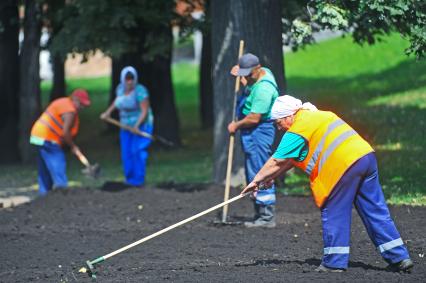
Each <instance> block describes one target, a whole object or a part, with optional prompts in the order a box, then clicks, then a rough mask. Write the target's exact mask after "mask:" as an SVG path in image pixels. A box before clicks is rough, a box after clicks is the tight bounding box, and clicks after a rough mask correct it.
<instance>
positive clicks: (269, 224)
mask: <svg viewBox="0 0 426 283" xmlns="http://www.w3.org/2000/svg"><path fill="white" fill-rule="evenodd" d="M256 205H257V206H258V208H259V213H258V215H259V217H258V218H257V219H255V220H254V221H250V222H244V226H245V227H246V228H254V227H263V228H275V226H276V225H277V224H276V223H275V205H260V204H256Z"/></svg>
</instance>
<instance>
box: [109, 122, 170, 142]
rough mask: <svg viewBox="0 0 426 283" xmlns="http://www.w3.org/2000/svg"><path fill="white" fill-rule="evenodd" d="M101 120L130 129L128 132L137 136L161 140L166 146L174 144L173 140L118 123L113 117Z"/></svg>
mask: <svg viewBox="0 0 426 283" xmlns="http://www.w3.org/2000/svg"><path fill="white" fill-rule="evenodd" d="M102 120H104V121H105V122H108V123H110V124H112V125H115V126H117V127H119V128H122V129H124V130H127V131H130V132H132V133H134V134H136V135H138V136H141V137H145V138H148V139H150V140H153V141H155V140H157V141H159V142H161V143H163V144H165V145H168V146H175V144H174V143H173V142H171V141H169V140H166V139H165V138H163V137H160V136H154V135H151V134H148V133H147V132H143V131H141V130H139V129H135V128H132V127H130V126H127V125H124V124H122V123H120V122H119V121H117V120H115V119H114V118H111V117H106V118H102Z"/></svg>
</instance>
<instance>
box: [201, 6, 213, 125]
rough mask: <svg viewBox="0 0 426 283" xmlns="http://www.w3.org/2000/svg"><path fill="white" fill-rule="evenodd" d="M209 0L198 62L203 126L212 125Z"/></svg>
mask: <svg viewBox="0 0 426 283" xmlns="http://www.w3.org/2000/svg"><path fill="white" fill-rule="evenodd" d="M209 4H210V3H209V1H206V5H207V6H206V11H205V13H206V16H205V21H206V22H205V24H206V25H208V26H206V27H205V28H204V30H203V47H202V51H201V64H200V117H201V125H202V127H203V128H212V127H213V83H212V40H211V25H210V24H209V23H211V20H210V9H209Z"/></svg>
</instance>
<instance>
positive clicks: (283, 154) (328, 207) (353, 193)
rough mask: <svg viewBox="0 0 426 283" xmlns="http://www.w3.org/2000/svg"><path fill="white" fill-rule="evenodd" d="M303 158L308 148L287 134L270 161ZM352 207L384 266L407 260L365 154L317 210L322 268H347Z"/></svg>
mask: <svg viewBox="0 0 426 283" xmlns="http://www.w3.org/2000/svg"><path fill="white" fill-rule="evenodd" d="M307 155H308V145H307V142H306V141H305V139H304V138H303V137H302V136H300V135H298V134H295V133H290V132H287V133H285V134H284V136H283V138H282V139H281V142H280V144H279V146H278V148H277V150H276V152H275V153H274V154H273V157H274V158H277V159H287V158H292V159H295V160H296V161H303V160H304V159H305V158H306V156H307ZM352 204H353V205H354V206H355V208H356V210H357V211H358V214H359V216H360V217H361V219H362V221H363V222H364V225H365V227H366V230H367V233H368V235H369V236H370V239H371V240H372V242H373V243H374V245H375V246H376V247H377V250H378V251H379V252H380V254H381V255H382V257H383V258H384V259H385V260H386V261H387V262H388V263H397V262H400V261H402V260H404V259H408V258H410V256H409V254H408V250H407V248H406V246H405V245H404V243H403V241H402V239H401V236H400V234H399V232H398V230H397V228H396V226H395V224H394V222H393V221H392V217H391V215H390V213H389V209H388V207H387V205H386V200H385V198H384V195H383V191H382V188H381V186H380V182H379V173H378V169H377V161H376V156H375V154H374V153H369V154H367V155H365V156H364V157H362V158H360V159H359V160H358V161H357V162H355V163H354V164H353V165H352V166H351V167H350V168H349V169H348V170H347V172H346V173H345V174H344V175H343V176H342V178H341V179H340V180H339V182H338V183H337V184H336V186H335V187H334V188H333V191H332V192H331V195H330V196H329V197H328V199H327V201H326V202H325V204H324V205H323V207H321V219H322V229H323V242H324V256H323V259H322V264H323V265H324V266H326V267H330V268H343V269H346V268H347V267H348V262H349V245H350V234H351V216H352Z"/></svg>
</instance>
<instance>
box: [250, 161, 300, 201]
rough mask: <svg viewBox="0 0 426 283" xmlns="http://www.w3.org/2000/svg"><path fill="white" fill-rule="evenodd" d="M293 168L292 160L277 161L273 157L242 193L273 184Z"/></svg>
mask: <svg viewBox="0 0 426 283" xmlns="http://www.w3.org/2000/svg"><path fill="white" fill-rule="evenodd" d="M292 167H293V165H292V163H291V161H290V159H277V158H273V157H271V158H269V160H268V161H267V162H266V163H265V165H263V167H262V169H260V171H259V172H258V173H257V174H256V176H255V177H254V179H253V181H252V182H251V183H250V184H248V185H247V187H246V188H245V189H244V190H243V191H242V193H247V192H250V191H254V190H256V189H258V187H259V184H264V183H270V182H272V180H273V179H274V178H276V177H278V176H279V175H281V174H283V173H285V172H286V171H287V170H289V169H290V168H292Z"/></svg>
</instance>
